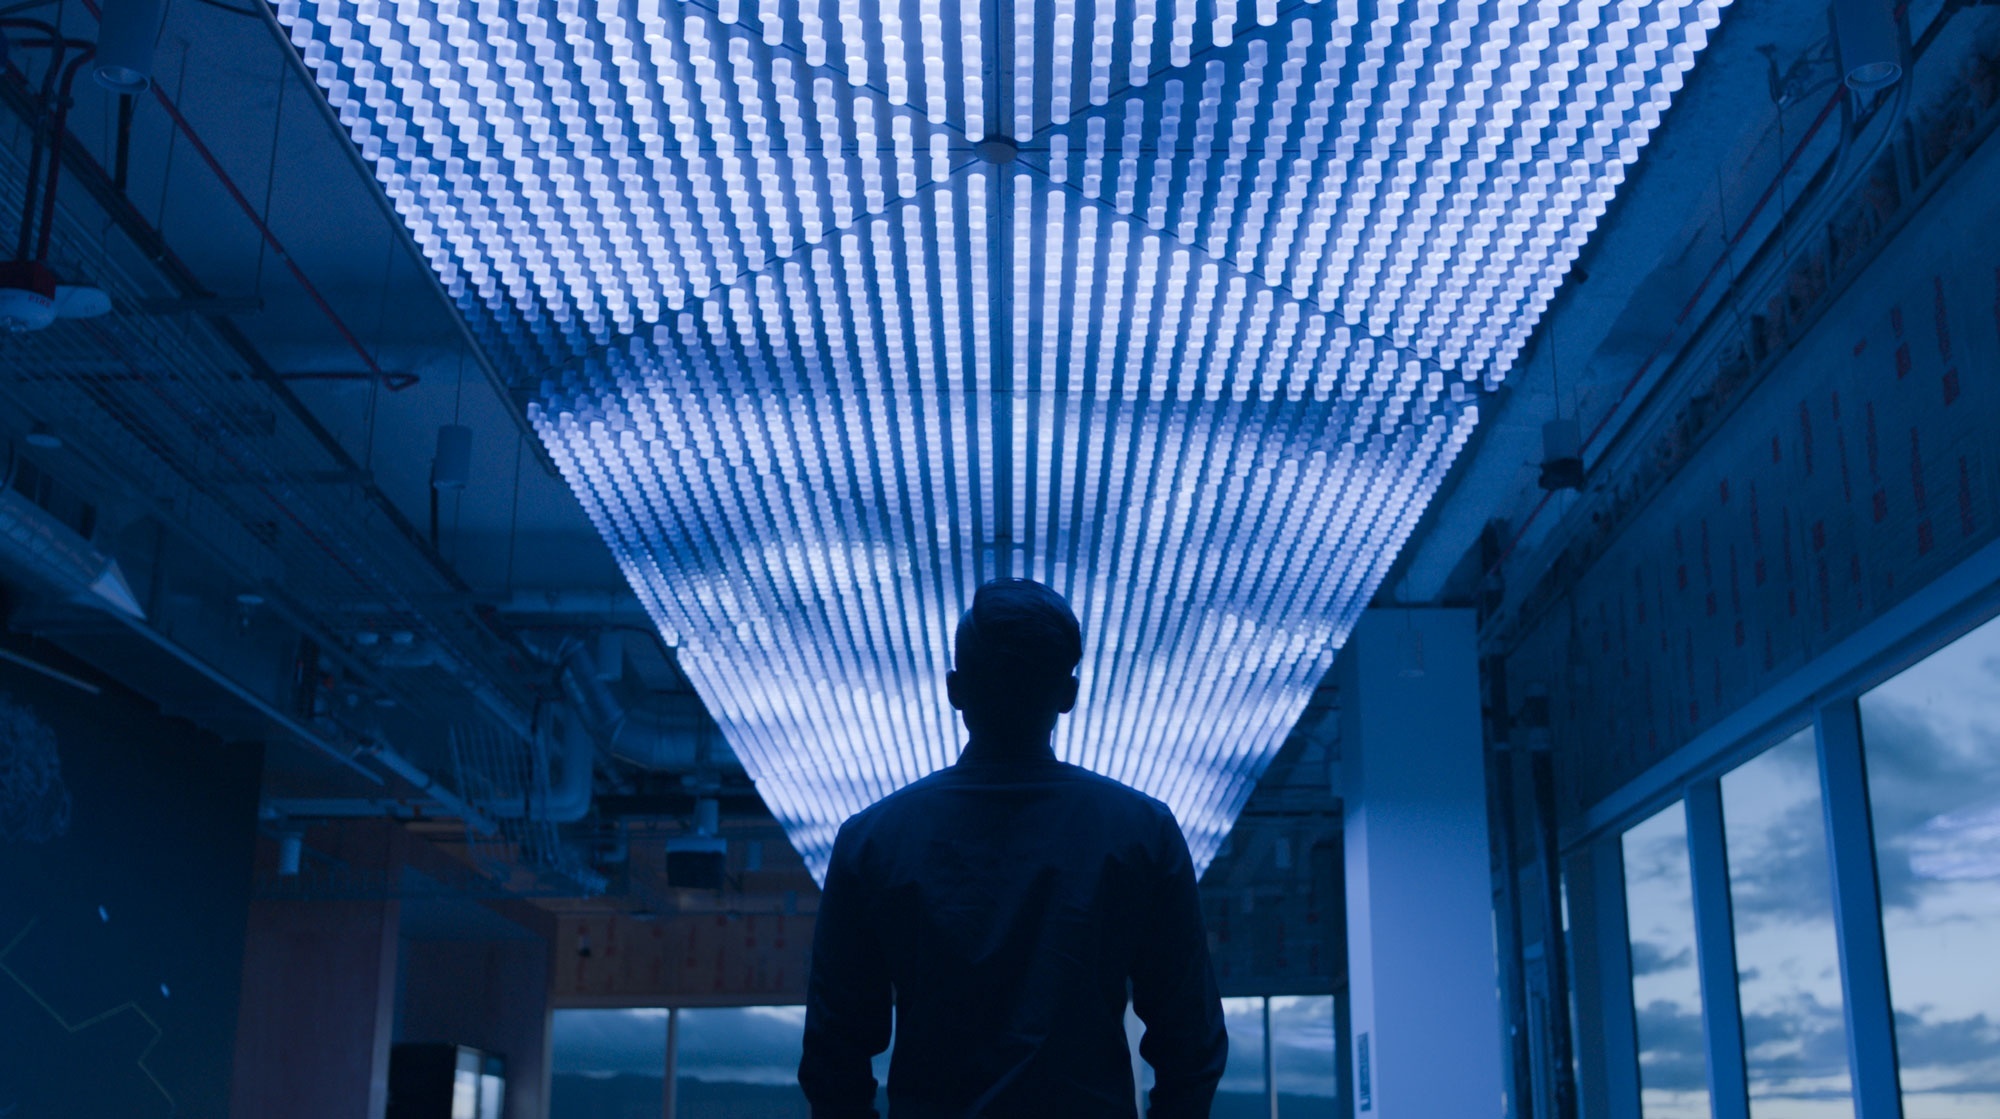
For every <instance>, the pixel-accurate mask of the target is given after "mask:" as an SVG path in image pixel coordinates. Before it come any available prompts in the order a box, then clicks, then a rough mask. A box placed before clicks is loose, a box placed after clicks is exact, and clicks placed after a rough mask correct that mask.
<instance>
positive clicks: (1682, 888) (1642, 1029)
mask: <svg viewBox="0 0 2000 1119" xmlns="http://www.w3.org/2000/svg"><path fill="white" fill-rule="evenodd" d="M1624 851H1625V915H1626V925H1627V932H1628V934H1629V935H1630V937H1631V942H1632V1006H1633V1009H1634V1012H1635V1017H1636V1018H1637V1025H1638V1029H1639V1099H1640V1108H1641V1110H1642V1111H1643V1112H1644V1114H1645V1117H1646V1119H1707V1116H1708V1115H1709V1107H1708V1055H1707V1051H1706V1049H1705V1048H1704V1046H1703V1041H1702V1025H1701V980H1700V977H1699V974H1698V973H1697V971H1696V970H1695V958H1694V887H1693V884H1692V880H1691V879H1690V878H1689V877H1688V845H1687V813H1686V811H1685V810H1684V809H1683V808H1682V807H1681V803H1680V802H1679V801H1675V802H1674V803H1673V805H1672V806H1671V807H1669V808H1667V809H1666V810H1665V811H1663V812H1661V813H1660V814H1659V815H1657V816H1654V817H1653V818H1652V819H1650V820H1647V821H1646V822H1645V823H1642V824H1639V825H1637V826H1636V827H1634V828H1632V829H1631V830H1630V831H1628V832H1626V833H1625V836H1624Z"/></svg>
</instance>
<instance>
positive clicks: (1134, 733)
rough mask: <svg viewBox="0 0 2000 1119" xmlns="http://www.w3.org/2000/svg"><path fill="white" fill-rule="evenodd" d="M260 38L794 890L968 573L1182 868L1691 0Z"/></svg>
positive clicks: (953, 1)
mask: <svg viewBox="0 0 2000 1119" xmlns="http://www.w3.org/2000/svg"><path fill="white" fill-rule="evenodd" d="M1128 9H1129V10H1128ZM278 12H279V17H280V19H281V20H282V21H283V22H284V23H285V24H286V25H287V26H288V27H289V28H290V30H291V32H292V36H293V41H294V42H295V43H296V44H297V45H298V46H299V47H300V49H301V50H302V52H303V53H304V57H305V59H306V61H307V63H308V64H309V65H311V66H313V67H315V68H316V69H317V71H318V76H319V79H320V83H321V85H322V87H323V88H324V89H325V90H326V91H327V94H328V97H329V98H330V100H331V102H332V104H333V105H334V107H335V108H336V109H337V110H338V112H339V114H340V119H341V121H342V123H343V124H344V125H346V126H347V127H348V128H349V130H350V131H351V133H352V135H353V137H354V140H355V143H356V144H357V145H359V147H360V149H361V151H362V153H363V154H364V155H365V156H366V157H367V159H368V160H369V161H370V162H371V163H372V165H373V167H374V169H375V172H376V175H377V177H378V179H379V180H380V181H381V182H382V184H383V187H384V189H385V190H386V191H387V193H388V196H389V197H390V198H391V199H392V200H393V202H394V203H395V205H396V207H397V208H398V210H399V211H400V212H401V213H402V215H403V217H404V220H405V221H406V222H407V223H408V226H409V228H410V230H411V232H412V234H413V235H414V237H415V238H416V240H417V242H418V244H419V245H421V246H422V247H423V249H424V251H425V252H426V253H427V254H429V257H430V259H431V262H432V264H433V265H434V267H435V268H436V269H437V271H438V274H439V276H440V277H441V279H442V280H443V281H444V283H445V284H446V286H447V288H448V290H450V291H451V292H452V293H453V295H454V296H456V297H458V299H459V301H460V306H461V308H462V310H463V311H464V313H465V314H466V315H467V317H468V319H469V320H471V322H472V323H473V325H474V326H475V327H476V328H477V329H479V330H480V331H481V332H482V333H483V335H484V336H485V337H486V339H487V340H488V343H489V346H490V347H491V349H492V350H493V352H494V353H495V355H496V356H497V358H498V359H499V360H501V361H502V362H509V363H513V365H514V369H513V370H512V371H513V372H516V373H519V374H524V375H533V376H537V377H539V379H541V381H542V384H543V388H542V391H541V394H540V399H539V400H538V401H537V402H536V404H535V405H534V406H533V407H532V408H531V415H532V417H533V419H534V421H535V423H536V424H537V426H538V428H539V430H540V432H541V434H542V437H543V439H544V441H545V442H546V444H547V446H548V448H549V450H550V453H551V455H552V456H553V457H554V459H555V461H556V462H557V463H558V465H559V466H560V467H561V468H562V469H563V471H564V472H565V473H566V475H567V476H568V478H569V481H570V484H571V485H572V487H573V488H574V489H575V491H576V494H577V496H578V498H579V499H580V500H581V501H582V502H583V504H584V507H585V508H586V509H587V510H588V512H589V513H590V515H591V517H592V518H593V519H594V521H595V522H596V524H597V526H598V528H599V530H600V531H601V532H602V533H603V535H604V538H605V540H606V541H607V543H609V544H610V546H611V548H612V551H613V552H614V554H615V555H616V556H617V557H618V559H619V561H620V563H621V564H622V566H623V569H624V571H625V574H626V577H627V578H628V579H629V580H630V581H631V583H632V586H633V587H634V589H635V590H636V591H637V592H638V594H639V596H640V598H641V599H642V601H644V602H645V604H646V606H647V608H648V609H649V610H650V611H651V612H652V615H653V617H654V618H655V619H656V621H657V622H658V624H659V625H660V627H661V629H662V631H663V633H664V634H665V635H666V637H667V638H668V639H669V640H670V641H673V642H675V643H676V644H678V645H679V647H680V649H681V655H682V664H683V667H684V668H685V669H686V670H687V672H688V674H689V676H690V677H691V678H692V679H693V680H694V681H695V683H696V685H697V687H698V688H699V689H700V690H701V692H702V695H703V698H704V700H705V701H706V702H707V703H708V705H709V707H710V709H711V711H713V712H714V713H715V715H716V717H717V719H718V720H719V721H720V722H721V724H722V726H723V728H724V730H725V732H726V733H727V734H728V736H729V740H730V744H731V746H732V748H733V749H734V750H735V751H736V753H737V754H738V755H739V756H740V757H741V758H742V759H743V760H744V762H745V764H746V765H747V766H748V767H750V768H751V770H752V772H753V773H754V774H755V775H756V776H757V777H758V779H759V787H760V789H761V790H762V792H763V794H764V796H765V798H766V799H767V801H768V802H769V803H770V804H771V806H772V808H773V809H774V810H775V811H776V812H777V813H778V814H779V816H780V817H781V818H782V819H783V820H784V821H785V823H786V825H787V827H788V828H789V829H790V833H791V836H792V838H793V841H794V842H795V844H796V845H797V846H798V847H799V849H800V851H801V853H802V854H804V856H805V857H806V859H807V862H808V864H809V865H811V866H813V867H814V868H815V869H818V868H820V867H823V866H824V862H825V858H826V855H827V852H828V850H829V848H830V846H831V843H832V838H833V833H834V830H835V829H836V827H837V826H838V824H839V823H840V821H841V820H842V819H843V818H844V817H845V816H846V815H847V814H849V813H851V812H853V811H855V810H857V809H859V808H861V807H863V806H864V805H866V804H868V803H869V802H871V801H873V800H874V799H876V798H878V797H880V796H882V795H884V794H886V793H887V792H889V791H891V790H893V789H895V788H896V787H898V786H900V785H902V784H904V783H906V782H908V781H910V780H912V779H914V778H916V777H918V776H921V775H922V774H924V773H926V772H929V771H931V770H933V769H935V768H937V767H939V766H941V765H944V764H947V763H948V762H949V761H950V760H951V759H952V756H953V754H954V753H955V743H956V742H957V741H958V735H957V733H956V732H955V728H954V726H953V725H952V720H951V717H950V711H949V709H948V708H947V707H946V705H945V702H944V695H943V684H942V677H943V673H944V670H945V668H946V663H947V658H948V655H949V649H950V641H951V632H952V626H953V624H954V622H955V620H956V618H957V615H958V612H959V610H960V609H961V608H962V607H963V605H964V604H965V603H966V602H967V601H969V598H970V593H971V590H972V589H973V588H974V587H975V586H977V585H978V583H979V582H981V581H983V580H984V579H987V578H991V577H993V576H995V575H1001V574H1014V575H1029V576H1033V577H1036V578H1041V579H1045V580H1047V581H1049V582H1051V583H1053V584H1054V585H1055V586H1056V587H1057V588H1058V589H1060V590H1062V591H1063V592H1064V593H1066V594H1068V595H1069V596H1070V598H1071V600H1072V601H1073V602H1074V603H1075V604H1076V606H1077V609H1078V612H1079V613H1080V614H1081V616H1082V618H1083V623H1084V635H1085V641H1086V645H1087V650H1086V655H1085V660H1084V664H1083V668H1082V672H1083V685H1084V687H1083V698H1082V700H1081V702H1080V703H1079V705H1078V709H1077V711H1076V714H1075V716H1074V717H1073V718H1071V719H1068V720H1065V721H1064V723H1063V724H1062V727H1061V729H1060V730H1059V732H1058V733H1059V739H1058V750H1059V752H1060V753H1061V754H1062V756H1063V757H1065V758H1069V759H1072V760H1075V761H1078V762H1080V763H1082V764H1085V765H1088V766H1091V767H1092V768H1095V769H1098V770H1101V771H1103V772H1105V773H1109V774H1111V775H1113V776H1116V777H1119V778H1121V779H1124V780H1127V781H1130V782H1132V783H1134V784H1136V785H1138V786H1139V787H1140V788H1142V789H1145V790H1147V791H1149V792H1151V793H1153V794H1155V795H1157V796H1159V797H1161V798H1162V799H1164V800H1165V801H1167V802H1168V803H1169V804H1170V805H1171V806H1172V807H1173V808H1174V810H1175V812H1176V813H1177V814H1178V816H1179V818H1180V821H1181V823H1182V826H1183V828H1184V829H1186V831H1187V833H1188V838H1189V841H1190V845H1191V846H1192V847H1193V849H1194V852H1195V856H1196V858H1197V860H1198V861H1199V862H1200V863H1202V864H1204V865H1205V864H1206V863H1207V861H1208V859H1209V857H1210V856H1211V855H1212V854H1213V852H1214V851H1215V849H1216V847H1217V845H1218V844H1219V842H1220V840H1221V837H1222V835H1223V833H1224V832H1225V831H1226V830H1227V829H1228V827H1229V824H1230V821H1231V820H1232V818H1233V817H1234V815H1235V813H1236V811H1237V809H1238V808H1239V807H1240V806H1241V803H1242V800H1243V798H1244V797H1245V796H1246V795H1247V793H1248V791H1249V788H1250V786H1251V784H1252V782H1253V781H1254V779H1255V778H1256V776H1257V774H1258V773H1259V772H1260V771H1261V770H1262V768H1263V766H1264V764H1265V763H1266V762H1267V761H1268V760H1269V758H1270V756H1271V754H1272V753H1273V752H1274V751H1275V750H1276V748H1277V747H1278V745H1279V744H1280V742H1281V741H1282V740H1283V737H1284V735H1285V733H1286V732H1287V730H1288V729H1289V728H1290V726H1291V725H1292V723H1293V722H1294V721H1295V719H1296V718H1297V716H1298V713H1299V711H1300V710H1301V709H1302V707H1303V706H1304V704H1305V703H1306V700H1307V698H1308V694H1309V692H1310V691H1311V689H1312V687H1313V685H1314V683H1315V682H1316V680H1317V679H1318V677H1319V676H1320V674H1321V673H1322V671H1323V670H1324V669H1325V667H1326V665H1327V663H1328V662H1329V660H1330V659H1331V657H1332V655H1333V651H1334V650H1335V649H1336V648H1337V647H1338V646H1339V644H1340V643H1341V642H1342V641H1343V640H1344V639H1345V637H1346V635H1347V633H1348V631H1349V628H1350V627H1351V625H1352V624H1353V621H1354V619H1355V617H1356V615H1357V614H1358V613H1359V611H1360V610H1361V609H1362V607H1363V605H1364V604H1365V603H1366V602H1367V600H1368V598H1369V595H1370V594H1371V593H1372V591H1373V590H1374V588H1375V587H1376V585H1377V584H1378V582H1379V581H1380V579H1381V577H1382V573H1383V571H1384V570H1385V568H1386V566H1387V565H1388V563H1389V562H1390V560H1391V559H1392V558H1393V557H1394V555H1395V553H1396V551H1397V549H1398V548H1399V547H1400V546H1401V545H1402V543H1403V541H1404V538H1405V537H1406V536H1407V535H1408V533H1409V532H1410V530H1411V528H1412V526H1413V524H1414V522H1415V520H1416V518H1417V516H1418V515H1419V514H1420V512H1421V511H1422V509H1423V507H1424V505H1425V503H1426V502H1427V501H1428V500H1429V499H1430V497H1431V495H1432V492H1433V490H1434V488H1435V487H1436V485H1437V484H1438V481H1439V480H1440V478H1442V476H1443V475H1444V472H1445V470H1446V469H1447V468H1448V467H1449V466H1450V464H1451V462H1452V460H1453V458H1454V456H1455V455H1456V454H1457V453H1458V451H1459V449H1460V448H1461V447H1462V446H1463V445H1464V442H1465V440H1466V438H1467V437H1468V435H1469V434H1470V432H1471V430H1472V427H1473V425H1474V424H1475V423H1476V422H1477V418H1478V412H1477V407H1476V403H1475V401H1476V395H1477V392H1478V391H1479V390H1480V389H1482V388H1490V387H1492V386H1495V385H1497V384H1498V383H1499V382H1500V381H1501V380H1502V379H1503V378H1504V376H1505V375H1506V373H1507V370H1508V368H1509V367H1510V365H1511V364H1512V362H1513V361H1514V359H1515V357H1516V356H1517V355H1518V353H1519V352H1520V349H1521V347H1522V346H1523V345H1524V343H1525V341H1526V339H1527V337H1528V335H1529V332H1530V331H1531V330H1532V329H1533V327H1534V324H1535V322H1536V320H1537V318H1538V317H1539V315H1540V313H1541V312H1542V310H1543V309H1544V308H1545V307H1546V306H1547V303H1548V300H1549V298H1550V296H1551V294H1552V293H1553V292H1554V290H1555V287H1556V285H1557V284H1558V283H1559V282H1560V280H1561V277H1562V276H1563V274H1564V273H1565V272H1566V271H1567V269H1568V268H1569V265H1570V263H1571V262H1572V261H1573V260H1574V259H1575V257H1576V254H1577V252H1578V251H1579V250H1580V248H1581V246H1582V245H1583V243H1584V241H1585V240H1586V239H1587V238H1588V236H1589V234H1590V232H1591V230H1592V229H1593V228H1594V227H1595V224H1596V222H1597V220H1598V218H1599V216H1601V215H1602V213H1603V212H1604V208H1605V205H1606V204H1607V203H1608V201H1609V200H1610V198H1611V196H1612V194H1613V192H1614V191H1615V190H1616V189H1617V186H1618V184H1619V183H1620V182H1621V181H1622V180H1623V178H1624V175H1625V170H1626V167H1627V166H1628V165H1629V164H1630V163H1631V161H1632V160H1633V159H1635V158H1636V157H1637V155H1638V152H1639V150H1640V148H1641V147H1643V146H1644V144H1645V142H1646V139H1647V137H1648V135H1649V134H1650V132H1651V130H1652V129H1653V128H1654V127H1655V126H1656V125H1657V124H1658V123H1659V119H1660V114H1661V112H1662V111H1663V110H1664V109H1665V108H1666V106H1667V104H1668V101H1669V99H1670V98H1671V96H1672V94H1673V92H1674V91H1675V90H1677V89H1678V88H1679V87H1680V83H1681V80H1682V77H1683V76H1684V75H1685V73H1686V71H1687V70H1688V68H1689V67H1690V66H1691V65H1692V64H1693V61H1694V58H1695V56H1696V54H1697V53H1698V52H1699V51H1700V49H1701V48H1702V47H1703V45H1704V44H1705V43H1706V40H1707V33H1708V32H1709V31H1710V30H1711V29H1712V28H1713V27H1714V26H1715V24H1716V22H1717V20H1718V18H1719V15H1720V5H1719V4H1716V3H1714V2H1712V0H1703V2H1700V3H1683V2H1677V0H1653V2H1649V3H1644V4H1641V3H1637V2H1624V3H1613V4H1605V3H1591V2H1587V0H1572V2H1566V3H1520V2H1514V0H1487V2H1485V3H1483V4H1481V3H1470V2H1468V3H1458V4H1448V5H1447V4H1438V3H1430V2H1425V3H1414V4H1397V3H1391V2H1387V0H1380V2H1377V3H1372V4H1359V3H1355V2H1352V0H1321V2H1320V3H1317V4H1304V3H1286V4H1277V3H1273V2H1271V0H1252V2H1249V3H1244V4H1242V5H1241V6H1239V5H1238V4H1236V3H1233V2H1232V0H1204V2H1203V3H1202V4H1200V5H1199V7H1198V8H1197V6H1196V5H1195V4H1192V3H1182V2H1170V0H1122V4H1104V5H1102V6H1099V5H1097V4H1093V3H1090V2H1088V0H1042V2H1040V3H1038V4H1036V3H1030V2H1028V0H1021V2H1018V3H1011V4H1010V3H1008V2H1006V0H1003V2H1002V3H1000V4H999V5H998V6H997V7H995V6H990V5H986V4H983V3H981V2H979V0H963V2H959V0H950V2H944V3H939V2H938V0H912V2H910V3H907V4H903V5H893V4H883V3H880V2H878V0H754V2H748V3H746V2H743V0H719V2H718V3H716V4H715V5H714V6H708V5H707V4H706V3H705V2H703V0H601V2H595V3H592V2H581V3H580V2H579V0H527V2H519V0H514V2H506V3H502V2H496V0H485V2H479V3H463V2H457V0H441V2H440V0H402V2H399V3H383V2H380V0H360V2H346V0H325V2H323V3H316V4H301V3H299V0H280V3H279V5H278ZM996 12H997V15H995V13H996ZM989 60H990V61H992V62H993V65H992V66H990V67H988V66H987V65H985V62H986V61H989ZM990 139H1004V140H1007V141H1010V142H1011V143H1010V144H1009V147H1008V154H1009V155H1010V156H1012V158H1009V159H1003V160H995V159H993V158H992V156H991V151H992V150H998V149H997V146H996V145H995V144H992V143H987V144H984V145H983V146H982V144H981V142H982V141H987V140H990Z"/></svg>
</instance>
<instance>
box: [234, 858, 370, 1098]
mask: <svg viewBox="0 0 2000 1119" xmlns="http://www.w3.org/2000/svg"><path fill="white" fill-rule="evenodd" d="M402 840H403V836H402V832H401V829H400V828H396V827H393V826H391V825H387V824H380V825H373V824H371V825H361V824H356V825H349V826H347V827H345V828H343V830H342V833H341V834H340V836H339V837H338V840H337V850H335V851H334V852H333V855H334V857H336V858H339V859H340V860H341V861H342V862H344V863H345V864H346V865H347V866H348V867H349V868H351V869H352V870H353V871H354V872H355V873H356V875H357V876H365V877H369V878H372V877H373V876H374V875H377V874H379V875H381V876H382V878H381V879H380V881H385V882H386V881H393V880H394V875H395V874H396V873H397V871H398V869H399V867H400V865H401V861H402V860H401V847H402ZM400 918H401V912H400V908H399V903H397V902H394V901H272V900H259V901H253V902H252V903H251V905H250V920H249V928H248V932H247V935H246V937H245V941H244V948H243V996H242V1003H241V1009H240V1011H239V1014H238V1019H237V1029H236V1061H235V1071H234V1076H233V1081H234V1090H233V1092H232V1094H231V1100H230V1114H232V1115H234V1116H236V1117H237V1119H265V1117H267V1116H277V1115H282V1116H285V1117H286V1119H382V1115H383V1113H384V1111H385V1109H386V1108H387V1106H388V1102H389V1043H390V1038H391V1035H392V1033H393V1030H394V1028H395V1010H396V956H397V951H396V950H397V942H398V940H399V937H398V927H399V924H400Z"/></svg>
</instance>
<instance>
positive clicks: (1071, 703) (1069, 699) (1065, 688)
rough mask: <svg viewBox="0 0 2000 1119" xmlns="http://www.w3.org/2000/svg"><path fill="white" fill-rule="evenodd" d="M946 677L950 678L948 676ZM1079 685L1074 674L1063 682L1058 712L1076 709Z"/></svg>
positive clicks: (1060, 688)
mask: <svg viewBox="0 0 2000 1119" xmlns="http://www.w3.org/2000/svg"><path fill="white" fill-rule="evenodd" d="M946 679H947V680H949V679H950V678H949V677H946ZM1077 686H1078V681H1077V678H1076V677H1074V676H1072V677H1070V678H1069V679H1067V680H1064V681H1063V682H1062V684H1061V685H1060V687H1059V689H1058V690H1057V692H1056V699H1058V700H1059V701H1061V702H1059V703H1058V704H1057V705H1056V710H1057V711H1058V712H1060V713H1062V714H1064V715H1067V714H1069V713H1070V712H1071V711H1073V710H1075V709H1076V690H1077Z"/></svg>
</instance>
